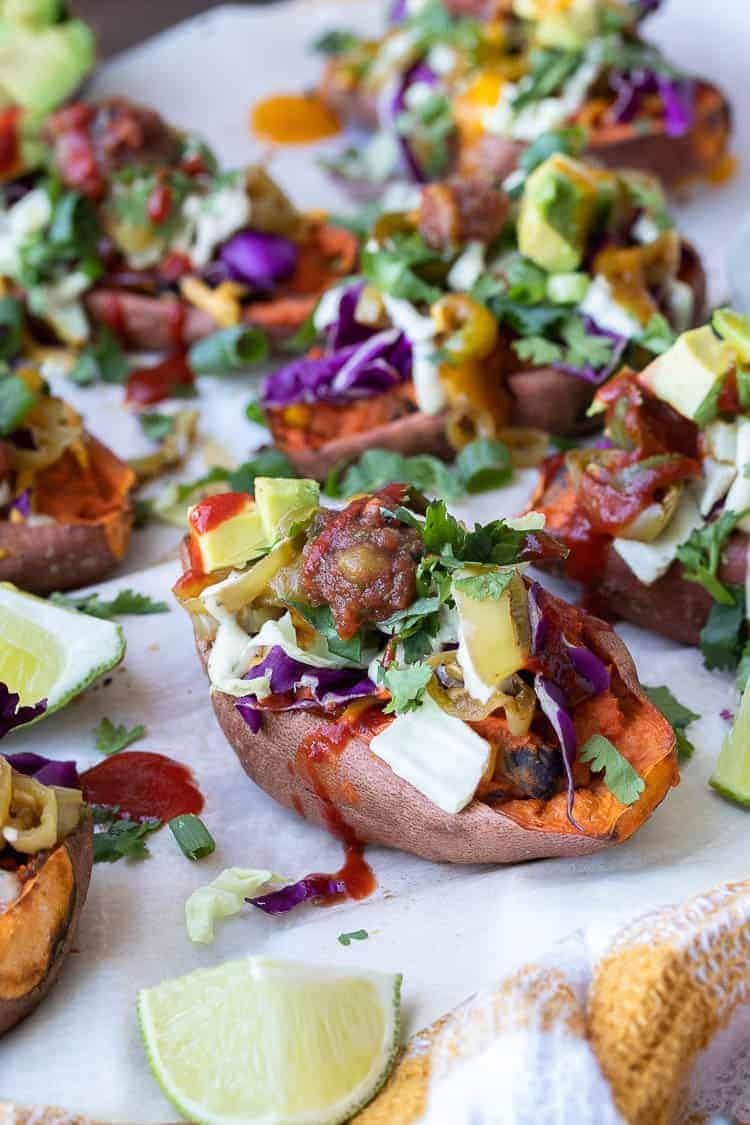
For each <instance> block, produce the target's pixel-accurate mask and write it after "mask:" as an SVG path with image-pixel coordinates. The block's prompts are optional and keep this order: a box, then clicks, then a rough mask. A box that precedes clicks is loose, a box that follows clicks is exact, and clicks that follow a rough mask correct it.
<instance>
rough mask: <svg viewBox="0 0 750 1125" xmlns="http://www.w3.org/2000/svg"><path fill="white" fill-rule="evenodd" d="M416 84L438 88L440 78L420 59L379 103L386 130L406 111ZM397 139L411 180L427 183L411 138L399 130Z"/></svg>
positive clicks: (387, 87)
mask: <svg viewBox="0 0 750 1125" xmlns="http://www.w3.org/2000/svg"><path fill="white" fill-rule="evenodd" d="M415 82H423V83H425V85H427V86H436V85H437V83H438V82H439V78H438V76H437V74H435V72H434V70H432V69H431V68H430V67H429V66H428V65H427V63H425V62H424V61H423V60H421V59H420V60H419V61H418V62H416V63H415V64H414V65H413V66H412V67H410V68H409V70H407V71H406V73H405V74H403V75H402V76H401V77H400V78H399V79H397V81H396V84H395V87H394V86H393V85H388V86H386V88H385V90H384V91H383V94H382V96H381V98H380V101H379V103H378V117H379V120H380V123H381V125H382V126H383V127H384V128H388V129H390V128H392V127H393V126H394V125H395V123H396V120H397V118H398V116H399V114H401V113H403V111H404V110H405V109H406V93H407V91H408V89H409V87H410V86H413V85H414V83H415ZM396 139H397V140H398V145H399V149H400V150H401V159H402V161H403V164H404V168H405V170H406V172H407V174H408V176H409V178H410V179H411V180H413V181H414V182H415V183H417V184H424V183H426V182H427V180H428V179H429V177H428V176H427V174H426V172H425V171H424V169H423V168H422V166H421V164H420V163H419V160H418V159H417V156H416V154H415V152H414V149H413V148H412V146H411V143H410V141H409V138H408V137H406V136H404V135H403V134H402V133H401V132H399V131H398V130H397V131H396Z"/></svg>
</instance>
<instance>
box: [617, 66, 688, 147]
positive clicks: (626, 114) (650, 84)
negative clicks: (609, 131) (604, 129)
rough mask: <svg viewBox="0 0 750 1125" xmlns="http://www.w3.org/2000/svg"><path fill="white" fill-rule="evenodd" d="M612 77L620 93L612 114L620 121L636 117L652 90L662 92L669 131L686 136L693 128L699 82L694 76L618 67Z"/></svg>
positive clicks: (673, 134) (660, 94)
mask: <svg viewBox="0 0 750 1125" xmlns="http://www.w3.org/2000/svg"><path fill="white" fill-rule="evenodd" d="M609 81H610V85H611V87H612V89H613V90H614V91H615V94H616V95H617V97H616V98H615V103H614V105H613V106H612V109H611V111H610V116H611V117H612V120H613V121H616V122H617V123H618V124H624V123H626V122H628V121H632V120H633V118H634V117H636V116H637V115H638V113H639V112H640V110H641V107H642V105H643V99H644V98H645V97H646V96H647V95H648V94H658V95H659V97H660V98H661V102H662V106H663V108H664V126H665V129H666V131H667V135H668V136H670V137H682V136H684V135H685V133H687V132H688V130H689V129H690V128H691V126H692V124H693V119H694V113H695V83H694V82H693V81H692V80H691V79H689V78H668V77H667V76H666V75H663V74H657V73H656V72H654V71H651V70H629V71H622V70H614V71H612V73H611V74H610V78H609Z"/></svg>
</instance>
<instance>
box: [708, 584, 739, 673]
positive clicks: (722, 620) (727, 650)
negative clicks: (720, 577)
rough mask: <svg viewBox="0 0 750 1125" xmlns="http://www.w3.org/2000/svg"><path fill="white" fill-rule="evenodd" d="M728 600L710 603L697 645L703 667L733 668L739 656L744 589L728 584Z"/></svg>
mask: <svg viewBox="0 0 750 1125" xmlns="http://www.w3.org/2000/svg"><path fill="white" fill-rule="evenodd" d="M728 590H729V594H730V596H731V599H732V600H731V602H729V603H728V604H725V603H723V602H714V604H713V605H712V606H711V612H710V613H709V615H708V620H707V621H706V624H705V625H704V626H703V628H702V629H701V638H700V646H701V652H702V653H703V660H704V662H705V665H706V667H707V668H708V669H709V670H711V669H712V668H725V669H728V670H730V671H731V670H732V669H733V668H735V667H736V666H737V664H738V662H739V660H740V658H741V657H742V655H743V642H742V638H743V636H744V633H745V624H746V623H745V590H744V587H742V586H730V587H728Z"/></svg>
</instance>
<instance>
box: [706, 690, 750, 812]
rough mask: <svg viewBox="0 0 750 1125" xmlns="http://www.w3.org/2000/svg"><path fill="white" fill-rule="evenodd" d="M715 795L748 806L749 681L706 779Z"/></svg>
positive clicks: (749, 765)
mask: <svg viewBox="0 0 750 1125" xmlns="http://www.w3.org/2000/svg"><path fill="white" fill-rule="evenodd" d="M709 785H711V786H712V787H713V788H714V789H715V790H716V791H717V793H721V795H722V797H728V798H729V800H730V801H737V803H738V804H740V805H749V806H750V681H748V684H747V687H746V688H745V690H744V692H743V695H742V702H741V703H740V709H739V711H738V712H737V717H736V718H735V720H734V722H733V723H732V729H731V730H730V732H729V734H728V735H727V736H726V738H725V739H724V745H723V746H722V748H721V753H720V754H719V760H718V762H717V763H716V769H715V770H714V772H713V774H712V775H711V778H710V780H709Z"/></svg>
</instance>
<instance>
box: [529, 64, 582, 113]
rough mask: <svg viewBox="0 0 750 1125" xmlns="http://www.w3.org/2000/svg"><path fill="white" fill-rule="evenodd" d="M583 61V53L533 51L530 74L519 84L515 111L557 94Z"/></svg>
mask: <svg viewBox="0 0 750 1125" xmlns="http://www.w3.org/2000/svg"><path fill="white" fill-rule="evenodd" d="M582 60H583V53H582V52H581V51H563V50H555V49H551V50H546V51H532V53H531V57H530V60H529V62H530V67H529V72H528V74H527V75H526V76H525V77H524V78H522V79H521V81H520V82H519V84H518V93H517V94H516V95H515V97H514V98H513V109H514V110H515V111H516V112H518V111H519V110H520V109H523V108H524V106H527V105H531V104H532V103H533V102H536V101H540V100H541V99H542V98H546V97H549V96H550V95H551V94H554V93H556V92H557V91H558V90H559V89H560V87H561V86H562V85H563V83H564V82H565V81H566V79H567V78H569V77H570V76H571V74H573V72H574V71H575V70H577V69H578V67H579V66H580V65H581V62H582Z"/></svg>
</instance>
